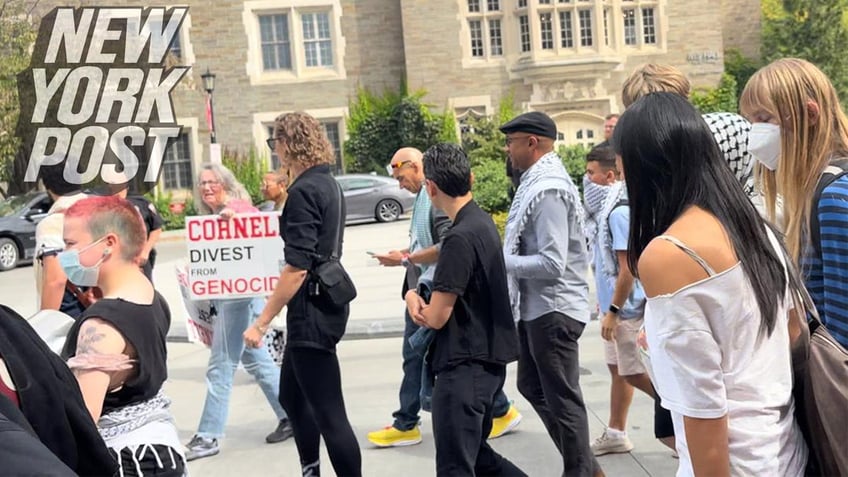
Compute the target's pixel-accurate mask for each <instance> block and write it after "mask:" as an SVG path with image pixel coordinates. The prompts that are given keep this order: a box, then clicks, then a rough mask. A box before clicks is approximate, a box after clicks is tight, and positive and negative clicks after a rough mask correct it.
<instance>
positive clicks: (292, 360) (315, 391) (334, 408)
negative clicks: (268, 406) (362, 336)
mask: <svg viewBox="0 0 848 477" xmlns="http://www.w3.org/2000/svg"><path fill="white" fill-rule="evenodd" d="M283 383H285V384H283ZM280 404H281V405H282V406H283V408H285V410H286V411H287V412H288V415H289V419H290V420H291V423H292V429H293V430H294V441H295V444H296V445H297V452H298V454H299V455H300V463H301V467H302V468H303V467H306V466H311V465H315V464H316V463H317V462H318V461H319V448H320V446H321V437H322V436H323V437H324V442H325V443H326V445H327V453H328V454H329V455H330V462H332V463H333V469H335V471H336V475H338V476H339V477H358V476H361V475H362V455H361V454H360V452H359V444H358V443H357V442H356V435H354V433H353V429H352V428H351V427H350V421H349V420H348V418H347V412H346V411H345V404H344V397H343V396H342V379H341V374H340V372H339V359H338V357H337V356H336V354H335V353H333V352H330V351H325V350H320V349H314V348H291V347H289V346H287V347H286V350H285V352H284V354H283V366H282V369H281V370H280ZM315 469H316V470H317V465H316V466H315ZM313 472H314V471H313ZM313 475H318V474H313Z"/></svg>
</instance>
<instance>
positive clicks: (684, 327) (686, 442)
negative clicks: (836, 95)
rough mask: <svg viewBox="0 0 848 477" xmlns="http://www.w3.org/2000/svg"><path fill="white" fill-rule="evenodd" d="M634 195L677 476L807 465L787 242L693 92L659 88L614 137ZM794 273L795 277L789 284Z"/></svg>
mask: <svg viewBox="0 0 848 477" xmlns="http://www.w3.org/2000/svg"><path fill="white" fill-rule="evenodd" d="M613 146H614V148H615V150H616V153H617V155H618V156H620V161H621V168H622V169H623V172H624V177H625V180H626V182H627V191H628V201H629V205H630V239H629V254H630V255H629V257H628V261H629V266H630V268H631V270H633V272H634V274H635V275H637V276H638V277H639V279H640V280H641V281H642V284H643V286H644V288H645V291H646V294H647V296H648V303H647V306H646V310H645V330H646V334H647V342H648V350H649V354H650V359H649V363H650V366H649V369H650V370H651V374H652V378H653V380H654V383H655V385H656V388H657V392H658V393H659V395H660V396H661V398H662V404H663V406H664V407H665V408H667V409H669V410H670V411H671V412H672V418H673V421H674V429H675V435H676V436H677V451H678V453H679V455H680V467H679V469H678V473H677V475H678V476H681V475H710V476H722V475H784V476H795V475H802V474H803V473H804V468H805V465H806V462H807V448H806V445H805V443H804V440H803V437H802V435H801V432H800V430H799V428H798V425H797V423H796V422H795V418H794V413H793V410H794V401H793V397H792V366H791V356H790V326H789V321H790V320H789V316H790V313H791V312H792V309H793V297H794V296H796V293H797V292H798V290H797V288H796V286H795V285H792V284H797V283H799V281H798V280H797V276H796V275H792V278H793V280H789V279H788V277H790V275H789V274H790V273H794V272H793V271H791V270H787V266H786V260H787V259H786V252H785V251H784V249H783V246H782V245H781V243H780V241H779V239H778V238H777V236H776V235H775V233H774V232H773V231H772V230H771V229H770V227H769V226H768V225H767V224H766V223H765V222H764V220H763V219H762V218H761V217H760V215H759V214H758V213H757V211H756V209H755V208H754V206H753V205H752V204H751V202H750V201H749V200H748V198H747V196H746V195H745V193H744V192H743V189H742V187H741V186H740V184H739V181H738V180H737V179H736V178H735V177H734V175H733V173H732V172H731V171H730V169H729V168H728V167H727V164H726V163H725V161H724V159H723V157H722V155H721V152H720V151H719V149H718V147H717V146H716V142H715V139H714V138H713V135H712V134H711V132H710V129H709V127H708V126H707V124H706V123H705V122H704V120H703V118H702V117H701V115H700V114H699V113H698V112H697V111H696V110H695V108H694V107H693V106H692V105H691V104H689V102H688V101H686V99H685V98H683V97H681V96H679V95H676V94H671V93H654V94H649V95H647V96H645V97H643V98H642V99H640V100H639V101H637V102H635V103H634V104H633V105H631V106H630V107H629V108H628V109H627V111H626V112H625V113H624V114H623V115H622V117H621V119H620V120H619V122H618V125H617V126H616V129H615V133H614V136H613ZM790 282H791V283H792V284H790Z"/></svg>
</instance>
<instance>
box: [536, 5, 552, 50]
mask: <svg viewBox="0 0 848 477" xmlns="http://www.w3.org/2000/svg"><path fill="white" fill-rule="evenodd" d="M539 27H540V28H539V32H540V33H541V35H542V49H543V50H553V49H554V26H553V20H552V18H551V14H550V13H542V14H540V15H539Z"/></svg>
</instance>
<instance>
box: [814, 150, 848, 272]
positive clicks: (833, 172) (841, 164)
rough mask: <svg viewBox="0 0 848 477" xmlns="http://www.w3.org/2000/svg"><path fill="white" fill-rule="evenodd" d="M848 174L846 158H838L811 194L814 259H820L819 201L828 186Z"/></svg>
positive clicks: (825, 169)
mask: <svg viewBox="0 0 848 477" xmlns="http://www.w3.org/2000/svg"><path fill="white" fill-rule="evenodd" d="M845 174H848V157H840V158H838V159H833V160H831V161H830V165H828V166H827V167H825V168H824V171H822V174H821V177H820V178H819V182H818V184H816V191H815V193H814V194H813V201H812V210H811V211H810V244H811V245H812V246H813V250H814V251H815V254H816V257H819V258H822V251H821V224H819V201H821V196H822V193H824V190H825V189H826V188H827V186H829V185H830V184H833V183H834V182H836V180H838V179H839V178H840V177H842V176H844V175H845Z"/></svg>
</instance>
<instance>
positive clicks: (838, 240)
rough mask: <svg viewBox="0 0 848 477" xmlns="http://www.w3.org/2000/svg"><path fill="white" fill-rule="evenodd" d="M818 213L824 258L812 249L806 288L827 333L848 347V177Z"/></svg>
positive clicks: (825, 196)
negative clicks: (816, 254) (815, 253)
mask: <svg viewBox="0 0 848 477" xmlns="http://www.w3.org/2000/svg"><path fill="white" fill-rule="evenodd" d="M816 213H817V214H818V218H819V227H820V237H821V251H822V258H821V259H819V257H816V256H814V254H813V252H812V250H813V248H812V247H809V250H808V251H807V253H806V256H805V257H804V260H803V263H804V270H805V272H806V285H807V289H808V290H809V291H810V296H812V298H813V302H814V303H815V305H816V309H817V310H818V312H819V315H820V316H821V319H822V322H823V323H824V324H825V326H827V330H828V331H829V332H830V334H831V335H832V336H833V338H834V339H836V341H838V342H839V343H840V344H841V345H842V346H844V347H846V348H848V176H842V177H840V178H839V179H837V180H836V181H834V182H833V183H832V184H830V185H829V186H827V187H825V189H824V191H822V195H821V199H820V200H819V204H818V208H817V210H816Z"/></svg>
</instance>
